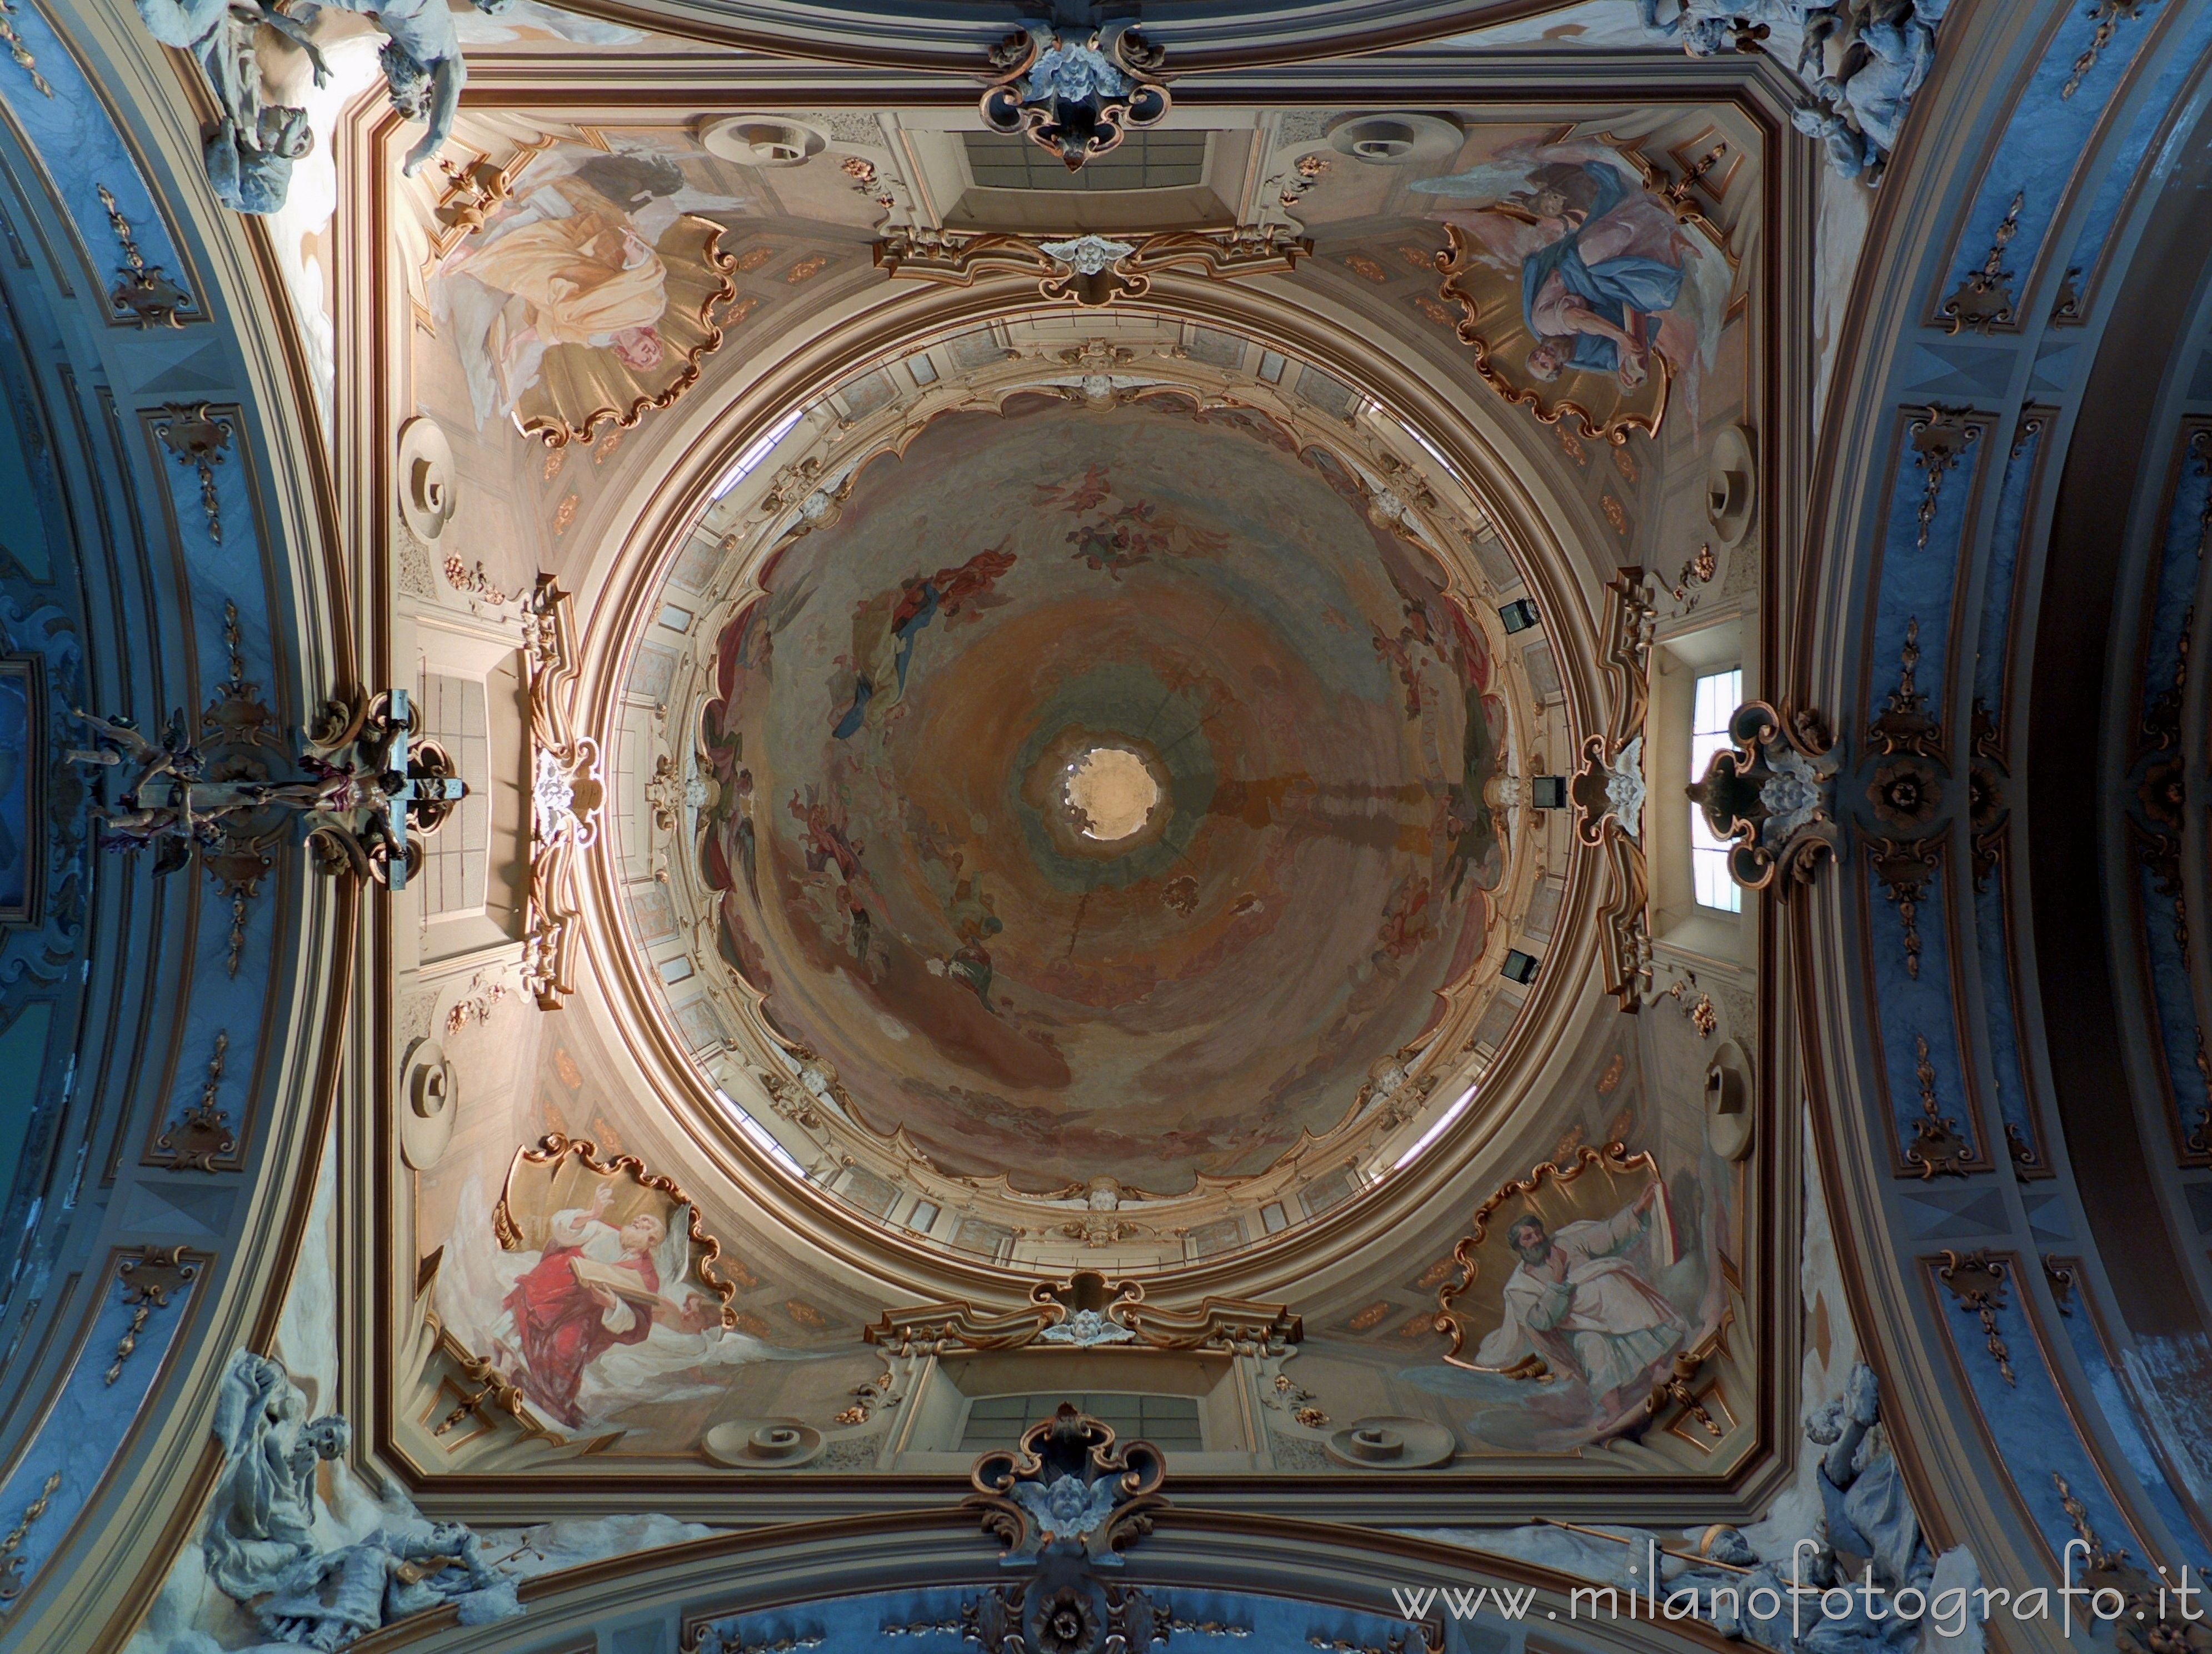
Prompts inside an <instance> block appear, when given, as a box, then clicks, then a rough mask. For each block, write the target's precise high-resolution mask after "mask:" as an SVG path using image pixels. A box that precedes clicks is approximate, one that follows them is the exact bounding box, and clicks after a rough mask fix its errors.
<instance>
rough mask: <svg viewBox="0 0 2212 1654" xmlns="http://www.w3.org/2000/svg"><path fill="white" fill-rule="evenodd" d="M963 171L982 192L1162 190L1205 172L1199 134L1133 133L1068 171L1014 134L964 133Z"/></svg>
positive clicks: (1197, 180) (1185, 183)
mask: <svg viewBox="0 0 2212 1654" xmlns="http://www.w3.org/2000/svg"><path fill="white" fill-rule="evenodd" d="M961 137H963V140H964V141H965V143H966V146H967V150H968V170H969V173H972V174H973V175H974V177H975V186H976V187H977V188H978V189H984V190H1161V189H1174V188H1177V187H1181V188H1186V189H1187V188H1188V187H1189V186H1190V185H1194V184H1197V183H1200V182H1201V181H1202V180H1203V179H1204V178H1205V176H1206V134H1205V133H1203V132H1132V133H1131V134H1129V136H1128V137H1125V138H1123V139H1122V140H1121V143H1118V144H1116V145H1115V147H1114V148H1113V149H1109V150H1108V151H1107V152H1106V153H1105V154H1104V155H1099V156H1097V158H1096V159H1094V160H1092V161H1089V162H1087V163H1086V164H1085V166H1084V167H1082V168H1081V169H1080V170H1079V171H1076V172H1073V173H1071V172H1070V171H1068V170H1067V167H1066V163H1065V162H1064V161H1061V160H1060V157H1059V156H1058V155H1054V154H1053V153H1052V152H1051V151H1050V150H1048V149H1042V148H1041V147H1039V146H1038V145H1037V144H1035V143H1031V142H1030V140H1029V139H1028V138H1026V137H1019V136H1012V137H1008V136H1003V135H1001V134H1000V133H996V132H963V134H961Z"/></svg>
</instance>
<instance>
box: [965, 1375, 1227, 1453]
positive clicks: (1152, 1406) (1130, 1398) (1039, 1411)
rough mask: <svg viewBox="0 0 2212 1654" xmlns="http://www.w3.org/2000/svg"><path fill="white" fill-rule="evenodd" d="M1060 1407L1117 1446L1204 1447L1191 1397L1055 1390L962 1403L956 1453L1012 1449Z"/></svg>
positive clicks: (1191, 1449) (1195, 1404)
mask: <svg viewBox="0 0 2212 1654" xmlns="http://www.w3.org/2000/svg"><path fill="white" fill-rule="evenodd" d="M1061 1402H1074V1403H1075V1405H1076V1407H1077V1408H1079V1409H1080V1410H1081V1411H1083V1412H1085V1413H1088V1414H1090V1415H1091V1417H1092V1418H1094V1419H1096V1420H1098V1421H1099V1423H1101V1424H1103V1425H1106V1426H1109V1427H1110V1428H1111V1429H1112V1430H1113V1432H1114V1436H1115V1439H1116V1440H1117V1441H1125V1442H1128V1441H1136V1440H1139V1439H1142V1440H1145V1441H1148V1442H1150V1443H1151V1444H1152V1445H1153V1446H1155V1447H1157V1448H1158V1449H1159V1450H1161V1451H1162V1452H1163V1453H1174V1452H1183V1453H1199V1452H1203V1451H1204V1450H1205V1448H1206V1441H1205V1438H1204V1437H1203V1436H1202V1435H1201V1434H1200V1431H1199V1425H1198V1400H1197V1398H1196V1397H1195V1396H1140V1395H1094V1394H1089V1393H1086V1394H1083V1395H1070V1394H1069V1393H1068V1392H1067V1391H1066V1390H1064V1389H1055V1390H1050V1391H1048V1392H1046V1393H1045V1394H1043V1395H1042V1396H977V1397H976V1398H975V1400H974V1401H972V1402H969V1404H968V1422H967V1425H966V1426H965V1427H964V1428H963V1430H962V1431H961V1432H960V1450H961V1451H962V1452H963V1453H981V1452H982V1451H984V1450H987V1449H989V1448H994V1447H1012V1445H1013V1444H1015V1443H1016V1442H1017V1441H1018V1440H1020V1439H1021V1434H1022V1432H1024V1430H1027V1429H1028V1428H1029V1427H1030V1426H1031V1425H1033V1424H1042V1422H1043V1421H1044V1420H1047V1419H1049V1418H1050V1417H1052V1415H1053V1414H1054V1413H1056V1412H1058V1411H1059V1409H1060V1403H1061Z"/></svg>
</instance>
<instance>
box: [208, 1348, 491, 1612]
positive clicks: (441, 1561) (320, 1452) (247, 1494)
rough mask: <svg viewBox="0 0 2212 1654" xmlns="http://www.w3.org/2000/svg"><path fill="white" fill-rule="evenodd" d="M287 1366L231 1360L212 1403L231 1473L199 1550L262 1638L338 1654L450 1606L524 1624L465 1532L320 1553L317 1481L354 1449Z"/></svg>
mask: <svg viewBox="0 0 2212 1654" xmlns="http://www.w3.org/2000/svg"><path fill="white" fill-rule="evenodd" d="M214 1433H215V1437H216V1440H218V1441H220V1442H221V1443H222V1448H223V1455H224V1457H223V1467H222V1477H221V1479H220V1480H219V1481H217V1482H216V1490H215V1496H214V1499H213V1500H212V1502H211V1504H210V1508H209V1511H208V1517H207V1527H206V1529H205V1531H204V1534H203V1535H202V1538H201V1546H202V1550H203V1552H204V1554H205V1557H206V1561H207V1572H208V1578H210V1579H211V1580H212V1581H214V1583H215V1584H216V1586H218V1587H219V1588H220V1589H221V1590H222V1591H223V1592H224V1593H225V1594H227V1595H228V1596H231V1597H232V1598H234V1600H236V1601H237V1602H240V1604H242V1605H244V1606H246V1607H248V1608H251V1609H252V1612H253V1616H254V1618H255V1619H257V1620H258V1621H260V1622H261V1627H262V1630H263V1632H264V1634H266V1635H267V1636H270V1637H271V1638H274V1639H276V1640H277V1641H278V1642H280V1643H289V1644H293V1645H296V1646H299V1647H302V1648H312V1649H316V1650H319V1651H322V1654H331V1651H334V1650H337V1649H341V1648H343V1647H345V1646H346V1645H348V1644H349V1643H350V1642H352V1641H353V1640H354V1639H356V1638H357V1637H360V1636H362V1635H363V1634H365V1633H368V1632H371V1631H374V1630H375V1629H377V1628H378V1627H380V1626H386V1625H390V1624H391V1623H392V1621H396V1620H403V1619H405V1618H406V1617H407V1616H408V1615H410V1614H420V1613H422V1612H423V1611H424V1610H425V1609H428V1608H437V1607H441V1606H442V1605H443V1604H445V1603H447V1602H451V1603H453V1604H454V1605H455V1606H456V1607H457V1608H459V1612H460V1616H461V1621H462V1623H463V1624H465V1625H482V1624H484V1623H486V1622H488V1621H493V1620H504V1619H509V1618H512V1617H513V1615H515V1614H520V1613H521V1612H522V1608H521V1605H520V1602H517V1601H516V1599H515V1582H514V1581H513V1579H512V1578H507V1577H506V1576H504V1575H502V1574H501V1573H500V1572H498V1570H497V1568H496V1567H495V1566H494V1565H493V1564H491V1563H489V1562H487V1561H486V1560H484V1557H483V1542H482V1541H481V1540H480V1539H478V1538H477V1535H475V1534H473V1533H471V1532H470V1531H469V1529H466V1528H465V1527H463V1526H462V1525H461V1524H460V1523H451V1522H447V1523H428V1522H424V1521H422V1520H421V1519H419V1518H417V1519H415V1520H412V1521H402V1522H398V1523H388V1524H387V1525H386V1526H384V1527H381V1528H379V1529H376V1530H375V1531H374V1532H373V1533H371V1534H369V1535H367V1536H366V1537H364V1538H362V1540H360V1541H358V1542H356V1543H354V1544H350V1545H343V1546H338V1547H337V1548H331V1549H328V1550H324V1549H319V1548H317V1544H316V1540H315V1532H314V1529H315V1519H316V1514H317V1508H318V1507H317V1499H316V1491H315V1481H316V1474H317V1471H318V1469H319V1467H320V1465H321V1463H322V1462H323V1461H325V1460H328V1459H336V1458H337V1457H339V1456H341V1455H343V1453H344V1451H345V1450H346V1447H347V1445H348V1444H349V1442H350V1441H351V1439H352V1431H351V1429H350V1427H349V1426H348V1425H347V1423H346V1421H345V1420H344V1419H343V1418H342V1417H340V1416H339V1415H338V1414H335V1413H331V1414H324V1415H323V1416H322V1417H321V1418H319V1419H310V1418H308V1417H307V1397H306V1396H304V1395H303V1394H302V1393H301V1389H300V1387H299V1386H298V1385H297V1384H295V1383H293V1382H292V1377H291V1375H290V1374H289V1373H288V1372H286V1371H284V1368H283V1364H282V1363H280V1362H277V1361H273V1360H271V1359H269V1358H268V1357H267V1356H264V1355H257V1354H255V1353H253V1352H252V1351H251V1350H240V1352H239V1353H237V1354H236V1355H235V1356H234V1357H233V1358H232V1359H231V1363H230V1370H229V1371H228V1372H226V1373H225V1374H224V1375H223V1380H222V1389H221V1390H220V1391H219V1392H218V1393H217V1395H216V1416H215V1425H214Z"/></svg>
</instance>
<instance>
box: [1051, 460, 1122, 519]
mask: <svg viewBox="0 0 2212 1654" xmlns="http://www.w3.org/2000/svg"><path fill="white" fill-rule="evenodd" d="M1035 487H1036V495H1035V497H1034V498H1032V499H1031V500H1030V504H1031V505H1033V506H1035V507H1036V508H1037V509H1038V510H1040V511H1043V510H1048V509H1049V508H1053V507H1054V506H1057V507H1058V508H1060V509H1061V510H1063V511H1069V512H1073V513H1075V514H1078V515H1080V514H1082V513H1084V512H1086V511H1094V510H1096V509H1097V508H1098V507H1100V506H1101V505H1103V504H1104V503H1105V502H1106V500H1107V497H1108V496H1109V495H1111V494H1112V493H1113V492H1114V484H1113V483H1111V482H1110V481H1109V480H1108V479H1107V476H1106V467H1105V466H1103V465H1093V466H1091V468H1090V469H1089V470H1088V471H1085V472H1084V473H1083V480H1082V481H1081V482H1079V483H1036V485H1035Z"/></svg>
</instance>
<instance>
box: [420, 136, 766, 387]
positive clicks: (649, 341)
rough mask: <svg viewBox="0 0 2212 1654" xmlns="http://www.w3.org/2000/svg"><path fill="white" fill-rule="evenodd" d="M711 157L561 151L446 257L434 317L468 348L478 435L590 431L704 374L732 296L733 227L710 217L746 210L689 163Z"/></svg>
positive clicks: (537, 162) (570, 147) (636, 146)
mask: <svg viewBox="0 0 2212 1654" xmlns="http://www.w3.org/2000/svg"><path fill="white" fill-rule="evenodd" d="M704 159H705V158H704V157H690V156H685V155H682V154H680V153H667V152H664V151H663V150H661V149H657V148H655V147H653V146H652V145H650V144H647V143H645V142H644V141H643V140H641V139H635V140H632V141H630V143H629V147H627V148H623V149H606V150H602V149H594V148H592V147H591V146H589V145H586V144H580V143H557V144H555V145H553V146H552V147H551V148H550V149H547V150H546V151H545V152H544V154H542V155H538V156H537V157H535V158H534V159H532V161H530V162H529V164H528V165H527V166H526V167H524V169H523V170H522V172H521V173H520V174H519V175H518V176H517V178H516V179H515V182H514V186H513V196H512V198H511V199H510V200H508V201H507V202H506V203H503V204H501V206H499V207H498V208H497V209H496V210H495V211H494V213H493V215H492V216H491V217H490V218H489V220H488V221H487V222H485V224H484V226H483V228H482V229H480V230H478V231H477V233H475V234H471V235H469V236H466V237H465V238H464V239H463V240H461V241H460V242H459V244H458V246H456V247H455V248H454V249H453V251H452V252H449V253H448V254H447V256H446V258H444V260H443V261H442V262H441V264H440V265H438V267H437V269H436V271H435V273H434V275H433V277H432V279H431V282H430V294H431V301H432V307H433V310H434V312H435V314H436V316H437V318H438V323H439V327H440V330H441V331H450V334H451V336H452V337H453V339H454V340H455V342H456V344H457V345H458V348H459V351H460V358H461V366H462V368H463V371H464V373H465V376H466V379H467V382H468V389H469V397H470V401H471V408H472V410H473V411H474V413H475V416H476V423H477V428H478V429H483V428H484V427H485V426H487V425H489V424H490V423H492V422H494V421H495V420H507V419H513V420H515V421H517V422H518V423H522V424H524V425H526V426H531V425H533V424H542V423H549V422H552V423H563V424H565V425H568V426H571V427H574V428H577V429H579V430H580V429H582V428H583V427H584V426H586V425H587V424H588V423H590V417H591V416H592V414H593V413H595V412H598V411H599V410H613V411H620V410H623V409H625V408H627V407H628V406H629V404H630V402H631V401H632V400H633V399H634V398H635V397H636V396H639V395H645V396H648V397H649V396H652V395H654V394H657V393H658V392H659V391H661V390H662V389H665V387H666V386H668V385H669V384H671V383H672V382H673V380H675V379H676V377H677V376H678V374H682V373H684V371H686V370H687V369H688V368H689V367H690V363H691V362H692V361H693V360H694V359H695V357H696V352H697V351H698V350H701V348H702V347H703V346H704V345H705V344H706V342H707V340H708V337H709V331H710V326H711V322H712V318H713V313H714V310H715V308H716V307H717V306H718V305H719V304H720V302H721V301H722V300H723V299H726V297H727V296H728V295H729V291H730V289H729V288H728V286H727V283H726V280H725V277H724V273H723V271H722V270H721V268H720V265H719V263H718V258H719V257H720V256H721V255H718V252H717V248H718V246H719V237H720V233H721V232H720V226H718V225H716V224H715V223H714V222H711V221H710V220H709V219H708V218H706V217H704V216H701V215H702V214H706V213H724V214H727V213H729V212H732V211H733V210H742V209H743V208H744V206H745V202H744V200H743V199H742V198H739V197H738V196H735V195H732V194H728V193H725V192H721V191H720V190H719V189H714V188H701V187H699V186H698V185H696V184H694V183H693V181H692V179H691V178H690V174H689V173H687V172H686V170H685V167H686V163H687V161H688V162H689V163H690V165H691V166H692V167H694V168H695V169H696V168H699V167H700V165H701V162H702V161H703V160H704ZM607 417H611V413H610V414H609V415H608V416H607Z"/></svg>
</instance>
